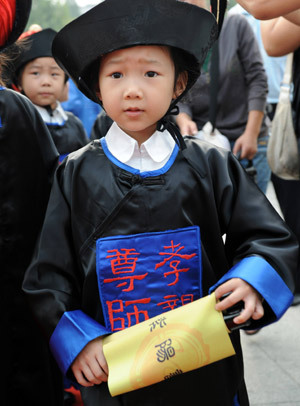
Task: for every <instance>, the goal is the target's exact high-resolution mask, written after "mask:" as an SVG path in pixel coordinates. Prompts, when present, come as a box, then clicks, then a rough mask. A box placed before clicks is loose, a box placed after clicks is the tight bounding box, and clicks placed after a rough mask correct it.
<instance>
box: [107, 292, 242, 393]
mask: <svg viewBox="0 0 300 406" xmlns="http://www.w3.org/2000/svg"><path fill="white" fill-rule="evenodd" d="M215 304H216V298H215V294H214V293H213V294H211V295H209V296H205V297H203V298H201V299H199V300H196V301H195V302H192V303H189V304H187V305H185V306H182V307H179V308H176V309H174V310H171V311H168V312H166V313H162V314H160V315H159V316H156V317H153V318H151V319H149V320H146V321H144V322H142V323H139V324H136V325H135V326H132V327H129V328H127V329H125V330H122V331H118V332H117V333H114V334H111V335H109V336H106V337H105V338H104V340H103V351H104V355H105V357H106V360H107V363H108V367H109V376H108V388H109V391H110V394H111V396H116V395H120V394H122V393H125V392H130V391H132V390H136V389H140V388H142V387H145V386H149V385H152V384H154V383H157V382H160V381H163V380H165V379H168V378H171V377H172V376H174V375H179V374H182V373H184V372H188V371H191V370H193V369H196V368H200V367H203V366H205V365H208V364H211V363H213V362H215V361H218V360H220V359H223V358H226V357H229V356H231V355H234V354H235V351H234V348H233V346H232V344H231V340H230V338H229V334H228V329H227V327H226V324H225V322H224V319H223V315H222V313H221V312H218V311H216V310H215Z"/></svg>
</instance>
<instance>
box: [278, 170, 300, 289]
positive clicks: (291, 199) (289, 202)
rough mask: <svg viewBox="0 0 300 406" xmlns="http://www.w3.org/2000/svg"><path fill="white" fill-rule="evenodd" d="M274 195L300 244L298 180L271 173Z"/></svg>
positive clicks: (299, 267) (298, 269) (299, 186)
mask: <svg viewBox="0 0 300 406" xmlns="http://www.w3.org/2000/svg"><path fill="white" fill-rule="evenodd" d="M271 179H272V182H273V185H274V189H275V193H276V197H277V200H278V203H279V206H280V209H281V211H282V214H283V216H284V218H285V221H286V223H287V225H288V226H289V227H290V229H291V230H292V231H293V232H294V234H295V235H296V237H297V239H298V241H299V244H300V180H285V179H281V178H278V176H276V175H274V174H272V177H271ZM299 265H300V255H299V258H298V268H297V278H298V279H297V283H296V293H300V266H299Z"/></svg>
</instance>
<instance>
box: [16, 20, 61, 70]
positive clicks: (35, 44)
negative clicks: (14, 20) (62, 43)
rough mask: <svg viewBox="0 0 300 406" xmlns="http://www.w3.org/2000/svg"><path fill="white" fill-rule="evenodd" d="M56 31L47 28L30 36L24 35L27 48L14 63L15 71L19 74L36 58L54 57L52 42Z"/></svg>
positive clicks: (25, 47)
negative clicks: (19, 71) (20, 70)
mask: <svg viewBox="0 0 300 406" xmlns="http://www.w3.org/2000/svg"><path fill="white" fill-rule="evenodd" d="M56 34H57V33H56V31H54V30H52V28H46V29H44V30H40V31H38V32H35V33H33V34H31V35H29V36H26V33H25V35H24V37H23V38H24V40H26V41H27V42H26V46H24V48H23V49H22V50H21V52H20V55H19V56H18V58H17V59H16V60H15V61H14V69H15V71H16V72H17V71H18V70H19V69H20V68H22V66H24V65H25V64H26V63H28V62H30V61H33V60H34V59H36V58H42V57H53V55H52V42H53V39H54V37H55V35H56Z"/></svg>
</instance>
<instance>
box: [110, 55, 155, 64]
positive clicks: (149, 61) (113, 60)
mask: <svg viewBox="0 0 300 406" xmlns="http://www.w3.org/2000/svg"><path fill="white" fill-rule="evenodd" d="M125 61H126V58H123V57H121V58H113V59H111V60H109V61H108V62H106V64H107V65H117V64H119V63H123V62H125ZM138 62H142V63H148V64H157V65H161V62H160V61H159V60H158V59H151V58H149V59H148V58H139V60H138Z"/></svg>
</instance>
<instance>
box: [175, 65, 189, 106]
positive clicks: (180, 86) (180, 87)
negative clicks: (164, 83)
mask: <svg viewBox="0 0 300 406" xmlns="http://www.w3.org/2000/svg"><path fill="white" fill-rule="evenodd" d="M187 82H188V73H187V72H186V71H184V72H181V73H180V74H179V75H178V78H177V81H176V85H175V90H174V94H173V98H174V99H177V97H179V96H180V95H181V94H182V93H183V92H184V91H185V88H186V85H187Z"/></svg>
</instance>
